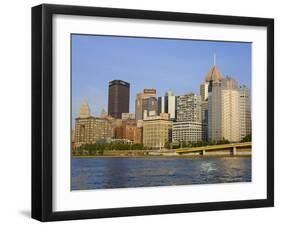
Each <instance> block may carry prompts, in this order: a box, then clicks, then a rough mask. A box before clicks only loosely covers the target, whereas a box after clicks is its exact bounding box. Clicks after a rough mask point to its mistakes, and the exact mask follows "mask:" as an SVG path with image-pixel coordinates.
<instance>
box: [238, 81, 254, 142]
mask: <svg viewBox="0 0 281 226" xmlns="http://www.w3.org/2000/svg"><path fill="white" fill-rule="evenodd" d="M239 108H240V109H239V112H240V139H241V140H242V139H243V138H244V137H245V136H247V135H250V134H251V133H252V128H251V125H252V123H251V101H250V91H249V88H247V87H246V86H240V87H239Z"/></svg>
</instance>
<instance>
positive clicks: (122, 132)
mask: <svg viewBox="0 0 281 226" xmlns="http://www.w3.org/2000/svg"><path fill="white" fill-rule="evenodd" d="M115 138H116V139H125V140H130V141H131V142H132V143H134V144H141V143H142V128H139V127H137V124H136V121H135V120H131V119H126V120H122V123H121V125H120V126H118V127H116V128H115Z"/></svg>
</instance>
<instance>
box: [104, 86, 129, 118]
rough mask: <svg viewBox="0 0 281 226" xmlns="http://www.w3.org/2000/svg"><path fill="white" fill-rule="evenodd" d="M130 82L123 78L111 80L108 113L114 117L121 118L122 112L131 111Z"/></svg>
mask: <svg viewBox="0 0 281 226" xmlns="http://www.w3.org/2000/svg"><path fill="white" fill-rule="evenodd" d="M129 102H130V83H128V82H125V81H122V80H113V81H110V82H109V92H108V114H109V115H110V116H112V117H114V118H121V116H122V113H128V112H129Z"/></svg>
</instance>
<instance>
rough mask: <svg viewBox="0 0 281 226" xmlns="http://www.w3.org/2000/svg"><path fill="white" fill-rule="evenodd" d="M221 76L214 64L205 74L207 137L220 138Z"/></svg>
mask: <svg viewBox="0 0 281 226" xmlns="http://www.w3.org/2000/svg"><path fill="white" fill-rule="evenodd" d="M222 79H223V77H222V75H221V73H220V71H219V70H218V69H217V67H216V66H213V67H212V68H211V70H210V71H209V72H208V74H207V75H206V78H205V81H206V82H207V83H208V139H209V140H221V139H222V131H221V127H222V125H221V81H222Z"/></svg>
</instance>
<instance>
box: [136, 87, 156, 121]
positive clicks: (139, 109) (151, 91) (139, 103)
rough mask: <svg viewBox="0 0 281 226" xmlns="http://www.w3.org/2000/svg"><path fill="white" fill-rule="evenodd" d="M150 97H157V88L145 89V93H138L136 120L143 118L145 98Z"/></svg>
mask: <svg viewBox="0 0 281 226" xmlns="http://www.w3.org/2000/svg"><path fill="white" fill-rule="evenodd" d="M149 97H155V98H156V89H144V90H143V93H138V94H137V98H136V104H135V114H136V116H135V118H136V121H138V120H142V119H143V112H144V110H143V100H144V99H147V98H149Z"/></svg>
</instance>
